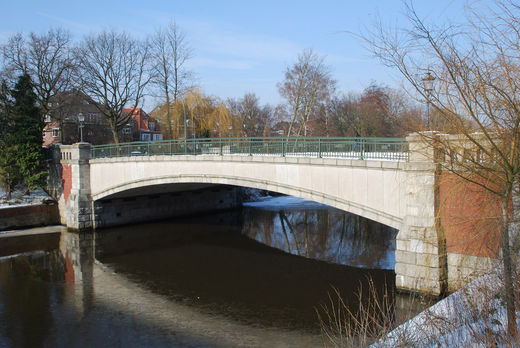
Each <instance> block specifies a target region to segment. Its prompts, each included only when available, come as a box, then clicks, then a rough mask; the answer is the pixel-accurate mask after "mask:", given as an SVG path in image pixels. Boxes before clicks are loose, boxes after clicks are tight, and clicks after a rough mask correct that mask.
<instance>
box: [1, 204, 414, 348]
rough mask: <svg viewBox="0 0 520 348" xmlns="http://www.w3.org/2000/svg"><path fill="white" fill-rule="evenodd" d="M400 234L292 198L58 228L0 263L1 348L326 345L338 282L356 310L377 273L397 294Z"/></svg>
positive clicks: (377, 283) (378, 281) (380, 284)
mask: <svg viewBox="0 0 520 348" xmlns="http://www.w3.org/2000/svg"><path fill="white" fill-rule="evenodd" d="M395 233H396V231H395V230H393V229H391V228H388V227H385V226H382V225H379V224H377V223H374V222H372V221H369V220H366V219H362V218H360V217H357V216H354V215H351V214H347V213H344V212H341V211H338V210H336V209H332V208H330V207H327V206H323V205H319V204H316V203H313V202H308V201H304V200H301V199H296V198H293V197H276V198H266V199H264V200H262V201H260V202H255V203H246V204H245V206H244V208H243V209H241V210H236V211H229V212H225V213H219V214H212V215H206V216H199V217H196V218H190V219H176V220H173V221H163V222H156V223H147V224H139V225H133V226H124V227H119V228H111V229H105V230H101V231H99V232H96V233H95V234H91V233H90V234H87V233H81V234H78V233H70V232H67V231H62V232H61V235H60V236H59V242H56V245H55V248H52V247H51V248H49V247H48V246H46V250H40V251H34V252H28V253H24V254H16V255H11V256H4V257H1V258H0V347H316V346H323V339H322V336H321V334H320V326H319V322H318V318H317V315H316V310H317V309H319V308H321V306H322V305H326V304H328V303H329V294H332V293H333V291H332V289H333V288H335V289H337V290H338V291H339V292H340V293H341V294H342V296H343V297H344V300H345V302H346V303H347V304H348V305H349V306H351V308H352V309H353V310H355V308H357V306H358V296H357V294H358V292H359V289H360V286H361V287H362V288H363V289H367V288H368V286H367V282H368V281H369V279H371V280H372V281H373V282H374V284H375V286H376V288H377V289H378V290H382V289H384V288H387V289H390V292H392V293H393V289H394V287H395V284H394V277H395V275H394V272H393V267H394V260H395V256H394V249H395V248H394V239H395ZM0 249H1V246H0ZM391 300H392V301H397V302H399V303H400V304H401V303H402V302H403V301H406V299H404V298H400V297H399V295H395V296H392V299H391ZM398 307H399V306H398ZM407 314H408V313H407ZM403 315H405V314H403V313H400V312H398V313H396V318H399V319H398V321H399V320H402V319H403V318H404V317H403Z"/></svg>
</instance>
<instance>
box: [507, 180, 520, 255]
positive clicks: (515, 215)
mask: <svg viewBox="0 0 520 348" xmlns="http://www.w3.org/2000/svg"><path fill="white" fill-rule="evenodd" d="M511 196H512V209H513V211H512V215H511V221H509V237H510V241H509V243H510V245H511V251H512V254H513V255H514V259H516V260H517V261H518V256H520V255H519V252H520V177H519V176H518V175H517V177H516V178H515V180H514V181H513V190H512V192H511Z"/></svg>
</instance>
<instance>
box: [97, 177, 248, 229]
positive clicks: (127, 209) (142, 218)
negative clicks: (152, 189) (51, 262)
mask: <svg viewBox="0 0 520 348" xmlns="http://www.w3.org/2000/svg"><path fill="white" fill-rule="evenodd" d="M240 205H241V192H240V188H238V187H234V186H225V185H219V186H214V187H208V188H201V189H197V190H190V191H180V192H165V193H154V194H148V195H140V196H131V197H123V198H113V199H102V200H98V201H95V202H94V219H93V221H94V227H95V228H96V229H97V228H102V227H109V226H117V225H123V224H131V223H139V222H148V221H154V220H162V219H169V218H173V217H181V216H189V215H195V214H201V213H207V212H213V211H222V210H227V209H231V208H236V207H239V206H240Z"/></svg>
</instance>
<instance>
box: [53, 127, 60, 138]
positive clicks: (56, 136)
mask: <svg viewBox="0 0 520 348" xmlns="http://www.w3.org/2000/svg"><path fill="white" fill-rule="evenodd" d="M59 136H60V129H59V128H53V129H52V137H53V138H58V137H59Z"/></svg>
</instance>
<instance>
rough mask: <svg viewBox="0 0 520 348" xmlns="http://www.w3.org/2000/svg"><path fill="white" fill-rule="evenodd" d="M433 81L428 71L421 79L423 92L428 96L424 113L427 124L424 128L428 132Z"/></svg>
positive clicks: (433, 78)
mask: <svg viewBox="0 0 520 348" xmlns="http://www.w3.org/2000/svg"><path fill="white" fill-rule="evenodd" d="M433 81H435V76H433V75H432V74H431V72H430V70H428V72H427V73H426V76H424V78H423V79H422V82H423V87H424V91H425V92H426V94H427V95H428V99H427V100H426V102H427V104H426V113H427V117H428V119H427V123H426V128H427V129H428V130H430V103H431V101H430V100H431V96H432V91H433Z"/></svg>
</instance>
